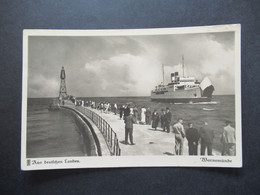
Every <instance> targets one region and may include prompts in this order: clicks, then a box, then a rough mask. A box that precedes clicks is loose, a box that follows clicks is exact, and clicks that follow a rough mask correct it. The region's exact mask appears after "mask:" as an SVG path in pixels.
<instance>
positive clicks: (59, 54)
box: [28, 33, 235, 97]
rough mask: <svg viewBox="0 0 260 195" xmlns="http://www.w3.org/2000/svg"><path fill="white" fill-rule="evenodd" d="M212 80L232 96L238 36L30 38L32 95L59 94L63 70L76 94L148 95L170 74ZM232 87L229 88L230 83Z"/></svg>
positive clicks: (219, 89) (73, 93)
mask: <svg viewBox="0 0 260 195" xmlns="http://www.w3.org/2000/svg"><path fill="white" fill-rule="evenodd" d="M182 55H184V58H185V75H186V76H195V77H196V78H197V79H198V80H202V79H203V77H205V76H209V78H210V79H211V81H212V83H213V84H214V86H215V92H214V94H231V93H234V83H235V79H234V57H235V56H234V33H207V34H205V33H204V34H203V33H202V34H183V35H164V36H161V35H160V36H157V35H154V36H125V37H124V36H107V37H106V36H101V37H95V36H92V37H30V38H29V64H28V67H29V69H28V72H29V77H28V88H29V90H28V96H29V97H48V96H54V97H55V96H57V95H58V89H59V74H60V70H61V66H64V67H65V70H66V76H67V77H66V84H67V90H68V93H69V94H71V95H75V96H92V97H93V96H149V95H150V91H151V90H152V89H153V88H154V86H155V85H157V84H159V83H161V82H162V80H163V79H162V64H164V67H165V80H166V82H170V73H171V72H176V71H179V72H180V73H181V72H182V66H181V62H182ZM227 83H228V85H227Z"/></svg>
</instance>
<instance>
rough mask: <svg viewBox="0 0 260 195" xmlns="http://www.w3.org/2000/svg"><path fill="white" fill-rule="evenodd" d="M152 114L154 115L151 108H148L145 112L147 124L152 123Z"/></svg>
mask: <svg viewBox="0 0 260 195" xmlns="http://www.w3.org/2000/svg"><path fill="white" fill-rule="evenodd" d="M151 116H152V112H151V110H150V108H147V110H146V112H145V123H146V124H147V125H151Z"/></svg>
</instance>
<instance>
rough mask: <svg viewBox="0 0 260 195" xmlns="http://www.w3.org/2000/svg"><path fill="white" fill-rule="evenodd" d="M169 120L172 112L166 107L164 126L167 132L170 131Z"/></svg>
mask: <svg viewBox="0 0 260 195" xmlns="http://www.w3.org/2000/svg"><path fill="white" fill-rule="evenodd" d="M171 121H172V113H171V112H170V109H169V108H166V114H165V127H166V129H167V132H168V133H170V125H171Z"/></svg>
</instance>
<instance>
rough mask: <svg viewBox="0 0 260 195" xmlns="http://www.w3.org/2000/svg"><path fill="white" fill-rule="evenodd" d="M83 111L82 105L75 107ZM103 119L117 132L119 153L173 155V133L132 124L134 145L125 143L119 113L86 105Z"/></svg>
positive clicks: (186, 149)
mask: <svg viewBox="0 0 260 195" xmlns="http://www.w3.org/2000/svg"><path fill="white" fill-rule="evenodd" d="M76 109H77V110H78V111H80V112H82V113H84V109H85V108H84V107H80V106H79V107H76ZM86 109H89V110H91V111H93V112H95V113H97V114H98V115H99V116H101V117H102V118H103V119H104V120H106V121H107V122H108V123H109V124H110V126H111V127H112V129H113V130H114V131H115V133H116V134H117V137H118V139H119V145H120V148H121V155H122V156H125V155H141V156H142V155H175V152H174V147H175V144H174V143H175V135H174V133H167V132H164V131H163V130H162V129H161V128H157V130H156V131H155V130H154V129H152V128H151V125H141V124H134V131H133V139H134V143H135V145H125V144H124V140H125V123H124V120H122V119H121V120H120V117H119V115H115V114H114V113H104V112H103V113H102V112H101V111H100V110H96V109H91V108H89V107H87V108H86ZM184 155H188V146H187V140H185V142H184Z"/></svg>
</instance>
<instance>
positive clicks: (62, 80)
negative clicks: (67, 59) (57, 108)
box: [59, 66, 68, 100]
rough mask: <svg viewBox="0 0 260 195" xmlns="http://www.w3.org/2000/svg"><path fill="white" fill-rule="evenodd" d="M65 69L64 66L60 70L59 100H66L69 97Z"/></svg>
mask: <svg viewBox="0 0 260 195" xmlns="http://www.w3.org/2000/svg"><path fill="white" fill-rule="evenodd" d="M65 78H66V75H65V69H64V67H63V66H62V68H61V71H60V92H59V100H64V99H66V98H67V96H68V95H67V89H66V82H65Z"/></svg>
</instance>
